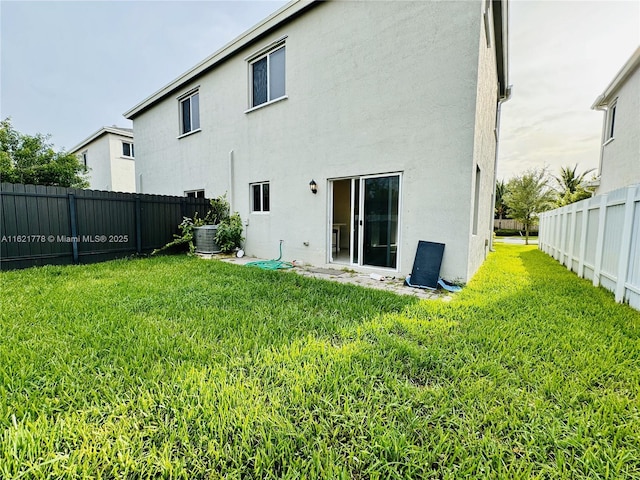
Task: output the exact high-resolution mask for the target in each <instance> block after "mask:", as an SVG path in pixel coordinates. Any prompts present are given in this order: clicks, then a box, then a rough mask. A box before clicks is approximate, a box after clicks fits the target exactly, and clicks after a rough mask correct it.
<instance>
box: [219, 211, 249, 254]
mask: <svg viewBox="0 0 640 480" xmlns="http://www.w3.org/2000/svg"><path fill="white" fill-rule="evenodd" d="M242 230H243V227H242V219H241V218H240V214H238V213H237V212H236V213H234V214H233V215H231V216H230V217H227V218H225V219H224V220H222V221H221V222H220V224H219V225H218V230H217V232H216V239H215V240H216V244H217V245H218V246H219V247H220V249H221V250H222V251H223V252H224V253H229V252H232V251H233V250H234V249H236V248H239V247H240V245H241V244H242V241H243V240H244V237H243V236H242Z"/></svg>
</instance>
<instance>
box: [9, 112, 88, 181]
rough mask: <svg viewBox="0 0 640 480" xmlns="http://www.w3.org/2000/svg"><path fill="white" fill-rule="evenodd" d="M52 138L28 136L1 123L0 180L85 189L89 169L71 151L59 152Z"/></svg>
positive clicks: (41, 135) (48, 136)
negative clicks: (55, 148)
mask: <svg viewBox="0 0 640 480" xmlns="http://www.w3.org/2000/svg"><path fill="white" fill-rule="evenodd" d="M50 138H51V137H50V135H43V134H40V133H37V134H36V135H33V136H31V135H25V134H23V133H20V132H18V131H17V130H16V129H15V128H13V126H12V125H11V119H10V118H6V119H4V120H2V121H0V180H1V181H3V182H8V183H24V184H30V185H49V186H56V187H74V188H86V187H88V186H89V182H88V181H87V178H86V176H87V169H86V168H85V166H84V165H82V164H81V163H80V161H79V160H78V158H77V157H76V156H75V155H73V154H71V153H68V152H65V151H64V150H63V151H60V152H57V151H55V150H54V149H53V144H52V143H51V142H50V141H49V139H50Z"/></svg>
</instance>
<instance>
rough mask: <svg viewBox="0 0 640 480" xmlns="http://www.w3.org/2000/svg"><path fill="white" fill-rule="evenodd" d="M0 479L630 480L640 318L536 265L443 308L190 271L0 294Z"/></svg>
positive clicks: (480, 279) (59, 275) (29, 281)
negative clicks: (338, 479)
mask: <svg viewBox="0 0 640 480" xmlns="http://www.w3.org/2000/svg"><path fill="white" fill-rule="evenodd" d="M0 281H1V284H0V285H1V293H0V298H1V299H2V311H1V322H0V329H1V336H0V428H1V429H2V437H1V439H0V478H3V479H4V478H6V479H10V478H36V479H40V478H42V479H44V478H46V479H49V478H184V479H197V478H212V479H215V478H230V479H233V478H260V479H265V478H292V479H294V478H295V479H298V478H308V479H319V478H380V479H393V478H397V479H407V478H456V479H457V478H505V479H517V478H527V479H528V478H544V479H547V478H549V479H551V478H571V479H576V478H594V479H595V478H625V479H631V478H640V312H637V311H634V310H632V309H630V308H629V307H627V306H624V305H617V304H615V303H614V301H613V299H612V297H611V294H609V293H608V292H605V291H604V290H601V289H594V288H593V287H592V286H591V285H590V283H589V282H587V281H584V280H581V279H578V278H577V277H576V276H575V275H574V274H572V273H570V272H568V271H567V270H566V269H565V268H563V267H561V266H560V265H558V264H557V263H556V262H555V261H553V260H552V259H550V258H549V257H547V256H546V255H545V254H543V253H541V252H539V251H537V250H536V249H535V247H525V246H517V245H499V246H498V251H497V252H496V253H493V254H491V255H490V256H489V259H488V260H487V262H485V264H484V266H483V267H482V269H481V270H480V272H479V273H478V274H477V275H476V276H475V278H474V279H473V280H472V281H471V282H470V283H469V284H468V285H467V287H466V288H465V289H464V290H463V291H462V292H461V293H459V294H457V295H456V296H455V298H454V299H453V300H452V301H451V302H449V303H445V302H441V301H422V302H419V301H417V300H415V299H413V298H409V297H400V296H395V295H393V294H390V293H386V292H381V291H377V290H367V289H363V288H359V287H355V286H348V285H340V284H336V283H330V282H323V281H319V280H313V279H309V278H304V277H301V276H298V275H295V274H293V273H291V272H265V271H260V270H256V269H250V268H246V267H239V266H235V265H228V264H225V263H221V262H215V261H204V260H199V259H195V258H186V257H164V258H152V259H143V260H133V261H115V262H108V263H103V264H99V265H91V266H81V267H44V268H35V269H29V270H23V271H14V272H4V273H2V274H1V275H0Z"/></svg>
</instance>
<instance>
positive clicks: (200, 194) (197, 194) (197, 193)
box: [184, 190, 204, 198]
mask: <svg viewBox="0 0 640 480" xmlns="http://www.w3.org/2000/svg"><path fill="white" fill-rule="evenodd" d="M184 196H185V197H192V198H204V190H187V191H186V192H184Z"/></svg>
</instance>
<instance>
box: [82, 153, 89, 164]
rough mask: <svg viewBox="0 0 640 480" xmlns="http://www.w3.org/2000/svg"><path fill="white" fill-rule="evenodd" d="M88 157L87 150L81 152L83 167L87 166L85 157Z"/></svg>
mask: <svg viewBox="0 0 640 480" xmlns="http://www.w3.org/2000/svg"><path fill="white" fill-rule="evenodd" d="M88 158H89V151H88V150H85V151H84V152H82V164H83V165H84V168H87V159H88Z"/></svg>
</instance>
